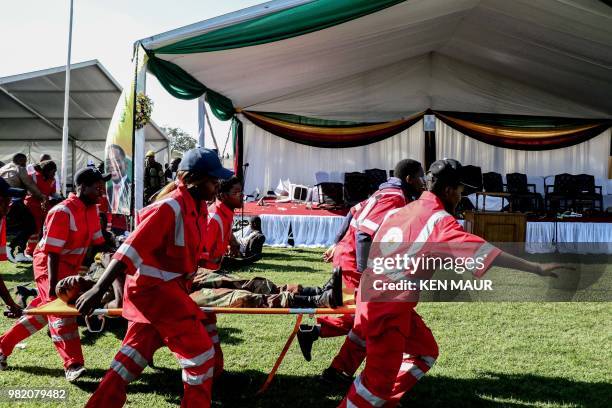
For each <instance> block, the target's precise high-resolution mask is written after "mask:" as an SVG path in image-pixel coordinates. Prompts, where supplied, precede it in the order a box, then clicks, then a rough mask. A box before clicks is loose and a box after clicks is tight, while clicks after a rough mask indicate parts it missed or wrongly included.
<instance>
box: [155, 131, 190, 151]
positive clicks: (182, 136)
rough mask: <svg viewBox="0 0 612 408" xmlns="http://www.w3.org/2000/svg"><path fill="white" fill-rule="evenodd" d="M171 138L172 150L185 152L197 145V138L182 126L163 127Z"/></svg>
mask: <svg viewBox="0 0 612 408" xmlns="http://www.w3.org/2000/svg"><path fill="white" fill-rule="evenodd" d="M162 130H163V131H164V132H166V135H168V139H170V152H181V153H184V152H186V151H187V150H189V149H193V148H195V147H196V140H195V139H194V138H193V137H191V135H190V134H189V133H187V132H185V131H184V130H183V129H181V128H175V127H162Z"/></svg>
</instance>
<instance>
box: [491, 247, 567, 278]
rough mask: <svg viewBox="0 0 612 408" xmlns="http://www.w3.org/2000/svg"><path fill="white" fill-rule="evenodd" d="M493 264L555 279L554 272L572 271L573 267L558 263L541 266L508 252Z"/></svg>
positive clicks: (500, 255) (499, 256)
mask: <svg viewBox="0 0 612 408" xmlns="http://www.w3.org/2000/svg"><path fill="white" fill-rule="evenodd" d="M493 264H494V265H496V266H501V267H502V268H510V269H518V270H520V271H524V272H530V273H534V274H536V275H540V276H552V277H555V278H557V277H558V275H557V274H556V273H555V272H554V271H556V270H558V269H571V267H568V266H566V265H563V264H558V263H543V264H541V263H535V262H530V261H527V260H525V259H523V258H519V257H518V256H514V255H512V254H509V253H508V252H501V253H500V254H499V255H498V256H497V257H496V258H495V260H494V261H493Z"/></svg>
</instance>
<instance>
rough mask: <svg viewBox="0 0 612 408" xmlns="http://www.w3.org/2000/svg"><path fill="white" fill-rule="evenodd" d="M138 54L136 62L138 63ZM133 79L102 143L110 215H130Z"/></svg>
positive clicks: (125, 90) (140, 64)
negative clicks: (107, 178) (108, 177)
mask: <svg viewBox="0 0 612 408" xmlns="http://www.w3.org/2000/svg"><path fill="white" fill-rule="evenodd" d="M146 59H147V58H146V55H145V56H144V58H142V61H139V62H140V63H139V64H138V72H140V70H142V69H144V67H145V66H146ZM137 61H138V57H136V58H135V63H138V62H137ZM135 86H136V83H135V80H134V79H133V80H132V81H131V83H130V86H127V87H124V88H123V91H122V92H121V96H120V97H119V101H117V106H115V111H114V112H113V118H112V119H111V123H110V126H109V127H108V133H107V134H106V146H105V157H104V163H105V171H106V172H107V173H110V174H111V179H110V180H109V181H108V183H107V184H106V195H107V198H108V202H109V205H110V211H111V213H113V214H124V215H130V209H131V202H132V180H134V175H133V174H132V162H133V158H134V152H133V151H132V146H133V139H134V93H135V92H134V87H135Z"/></svg>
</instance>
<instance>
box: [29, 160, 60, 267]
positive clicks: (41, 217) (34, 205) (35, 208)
mask: <svg viewBox="0 0 612 408" xmlns="http://www.w3.org/2000/svg"><path fill="white" fill-rule="evenodd" d="M31 176H32V180H33V181H34V183H35V184H36V187H38V189H39V190H40V192H41V193H42V194H43V195H44V196H45V197H50V196H52V195H53V194H55V191H56V187H55V178H53V179H51V180H45V178H44V176H43V174H42V173H41V172H40V171H35V172H34V173H32V174H31ZM24 203H25V205H26V207H28V210H30V212H31V213H32V216H33V217H34V222H35V223H36V232H35V233H34V234H32V235H31V236H30V239H28V246H27V248H26V251H25V252H26V253H27V254H29V255H31V254H33V253H34V249H35V248H36V244H37V243H38V239H39V238H40V235H41V231H42V226H43V223H44V222H45V216H46V215H47V210H46V209H43V207H42V203H41V202H40V200H38V199H37V198H35V197H34V196H33V195H32V194H28V195H27V196H26V198H25V200H24Z"/></svg>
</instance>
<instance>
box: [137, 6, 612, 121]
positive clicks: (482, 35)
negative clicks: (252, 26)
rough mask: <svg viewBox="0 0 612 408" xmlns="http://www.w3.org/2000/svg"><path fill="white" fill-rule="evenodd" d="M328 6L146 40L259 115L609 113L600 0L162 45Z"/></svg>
mask: <svg viewBox="0 0 612 408" xmlns="http://www.w3.org/2000/svg"><path fill="white" fill-rule="evenodd" d="M377 1H378V2H380V3H384V1H382V0H377ZM346 3H348V2H346ZM386 3H387V4H393V2H389V1H387V2H386ZM396 3H397V2H396ZM326 4H327V5H328V6H329V5H330V4H331V2H330V0H319V1H318V2H315V3H313V2H312V1H303V0H302V1H299V0H293V1H291V0H276V1H271V2H269V3H265V4H262V5H258V6H254V7H251V8H248V9H245V10H240V11H238V12H235V13H230V14H227V15H225V16H221V17H217V18H213V19H211V20H206V21H202V22H200V23H196V24H192V25H190V26H187V27H183V28H179V29H177V30H173V31H170V32H167V33H163V34H159V35H156V36H153V37H150V38H147V39H144V40H142V41H141V43H142V45H143V46H144V47H145V48H146V49H147V50H150V51H153V53H154V54H155V56H156V57H158V58H160V59H162V60H165V61H170V62H172V63H174V64H176V65H178V66H179V67H180V68H182V69H183V70H184V71H186V73H188V74H189V75H191V76H192V77H193V78H195V79H196V80H197V81H199V82H200V83H201V84H203V85H205V86H206V87H207V88H209V89H212V90H214V91H216V92H218V93H220V94H222V95H224V96H226V97H228V98H230V99H231V101H232V103H233V106H234V107H236V108H242V109H248V110H253V111H269V112H283V113H290V114H297V115H303V116H310V117H318V118H324V119H334V120H351V121H359V122H366V121H387V120H394V119H397V118H399V117H407V116H409V115H411V114H414V113H416V112H420V111H424V110H426V109H428V108H431V109H434V110H447V111H464V112H483V113H484V112H486V113H497V114H519V115H538V116H560V117H584V118H612V98H610V95H611V94H612V7H610V6H608V5H607V4H605V3H604V2H601V1H598V0H540V1H537V2H534V1H533V0H515V1H511V2H509V1H506V0H453V1H450V0H405V1H402V2H399V3H397V4H394V5H391V6H389V7H385V8H382V9H381V10H378V11H375V12H373V13H370V14H367V15H365V16H361V17H359V18H355V19H352V20H350V21H346V22H343V23H341V24H337V25H331V26H327V28H323V29H321V30H318V31H314V32H309V33H306V34H301V35H297V36H293V37H291V36H286V37H285V38H284V39H280V40H277V41H273V42H259V43H255V44H256V45H250V46H232V47H225V48H224V47H218V48H217V50H214V51H207V52H196V53H176V54H175V53H162V51H161V50H160V52H156V50H159V49H160V48H162V47H164V48H163V52H167V51H168V49H169V47H170V48H172V45H173V44H176V43H177V42H179V41H184V40H186V39H195V38H197V39H198V41H199V40H202V41H204V40H208V42H209V43H210V42H211V41H212V40H211V39H214V38H219V37H222V35H220V33H221V34H222V33H223V31H222V30H227V29H228V28H231V27H232V26H238V25H240V24H245V22H247V23H248V22H252V23H257V22H258V21H259V22H260V23H261V21H262V19H263V18H264V17H266V16H272V15H274V14H275V13H279V12H281V13H282V12H284V13H288V12H289V11H290V12H293V14H294V17H295V15H298V16H299V14H300V13H302V14H304V16H305V15H306V14H305V13H306V12H307V11H308V10H306V8H307V7H310V9H309V11H308V12H310V13H312V9H313V5H315V6H316V7H320V9H321V11H322V13H323V12H325V7H327V6H326ZM329 7H331V6H329ZM263 29H265V27H263ZM245 44H246V43H245ZM213 45H214V44H213ZM158 78H159V76H158ZM160 81H161V82H162V84H164V80H163V79H160Z"/></svg>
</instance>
